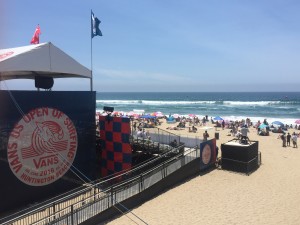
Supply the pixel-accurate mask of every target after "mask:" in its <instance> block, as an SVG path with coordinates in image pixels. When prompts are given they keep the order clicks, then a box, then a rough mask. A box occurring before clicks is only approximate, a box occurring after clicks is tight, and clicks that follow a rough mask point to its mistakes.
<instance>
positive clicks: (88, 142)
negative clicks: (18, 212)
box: [0, 91, 97, 214]
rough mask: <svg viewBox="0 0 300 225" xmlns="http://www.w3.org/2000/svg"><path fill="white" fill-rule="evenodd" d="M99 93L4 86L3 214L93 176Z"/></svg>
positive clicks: (0, 118) (0, 113)
mask: <svg viewBox="0 0 300 225" xmlns="http://www.w3.org/2000/svg"><path fill="white" fill-rule="evenodd" d="M95 98H96V95H95V92H86V91H80V92H77V91H58V92H56V91H0V180H1V185H0V202H1V204H0V214H2V213H4V212H5V211H7V210H15V209H19V208H23V207H25V206H26V205H28V204H33V203H37V202H41V201H43V200H46V199H49V198H51V197H54V196H57V195H59V194H62V193H64V192H66V191H68V190H71V189H72V188H74V187H78V186H80V185H81V184H83V183H85V182H88V181H89V180H94V179H96V178H97V174H96V169H95V167H96V152H95V104H96V99H95Z"/></svg>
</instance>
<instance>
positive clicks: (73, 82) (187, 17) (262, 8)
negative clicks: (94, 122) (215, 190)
mask: <svg viewBox="0 0 300 225" xmlns="http://www.w3.org/2000/svg"><path fill="white" fill-rule="evenodd" d="M0 4H1V6H0V7H1V16H0V20H1V22H0V26H1V39H0V48H11V47H19V46H24V45H29V42H30V40H31V37H32V35H33V33H34V30H35V28H36V25H37V24H40V27H41V32H42V35H41V36H40V42H48V41H50V42H52V43H53V44H54V45H56V46H57V47H59V48H60V49H62V50H63V51H65V52H66V53H67V54H69V55H70V56H72V57H73V58H74V59H76V60H77V61H78V62H80V63H81V64H82V65H84V66H86V67H88V68H91V41H90V40H91V38H90V11H91V9H92V10H93V12H94V14H95V16H97V17H98V18H99V19H100V20H101V24H100V29H101V31H102V33H103V36H102V37H98V36H97V37H94V38H93V74H94V90H96V91H299V90H300V78H299V74H300V63H299V59H300V41H299V40H300V13H299V11H300V1H297V0H295V1H290V0H268V1H267V0H251V1H249V0H248V1H240V0H226V1H221V0H218V1H217V0H210V1H204V0H176V1H171V0H164V1H160V0H147V1H146V0H110V1H104V0H93V1H82V0H81V1H79V0H78V1H70V0H64V1H62V0H60V1H58V0H52V1H40V2H38V3H34V5H32V3H31V4H29V2H28V1H17V0H9V1H8V0H7V1H4V0H1V3H0ZM33 63H34V62H33ZM6 87H8V88H9V89H11V90H14V89H29V90H34V89H35V88H34V81H32V80H19V81H17V80H13V81H6V82H5V84H3V83H1V88H2V89H5V88H6ZM89 88H90V82H89V80H87V79H81V78H77V79H56V80H55V83H54V87H53V90H89Z"/></svg>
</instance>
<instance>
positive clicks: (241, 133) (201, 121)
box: [114, 115, 300, 148]
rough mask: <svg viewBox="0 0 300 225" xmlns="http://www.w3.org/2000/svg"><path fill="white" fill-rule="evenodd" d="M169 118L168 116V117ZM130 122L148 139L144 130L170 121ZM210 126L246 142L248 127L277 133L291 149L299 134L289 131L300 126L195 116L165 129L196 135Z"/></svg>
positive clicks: (157, 118)
mask: <svg viewBox="0 0 300 225" xmlns="http://www.w3.org/2000/svg"><path fill="white" fill-rule="evenodd" d="M114 116H120V115H114ZM169 117H170V116H169ZM131 120H132V129H133V131H135V132H137V134H138V135H139V136H141V137H145V138H146V137H148V136H149V135H147V134H146V131H145V128H154V127H157V126H159V125H161V123H162V122H163V121H165V122H166V123H168V122H169V121H170V120H168V117H167V116H163V117H155V118H139V117H137V118H134V117H131ZM209 122H210V124H212V125H213V126H214V127H215V129H217V128H219V127H220V128H222V129H223V130H224V129H229V133H228V135H230V136H233V137H235V138H238V139H242V140H243V139H245V140H247V142H248V141H250V140H249V138H248V132H249V129H248V128H250V127H253V128H255V129H256V131H257V134H258V135H261V136H269V135H270V132H272V133H279V136H278V139H279V138H280V139H281V140H282V146H283V147H287V146H290V143H291V141H292V144H293V147H294V148H297V147H298V146H297V139H298V138H299V136H300V133H296V132H293V133H292V134H290V132H289V129H295V130H300V124H299V125H297V124H295V125H294V126H293V125H292V124H290V125H288V124H285V125H280V126H277V125H274V124H273V123H272V124H269V122H268V121H267V119H264V120H263V122H261V121H260V120H258V121H257V122H256V123H255V122H252V121H251V119H250V118H246V119H245V120H244V119H242V120H236V121H228V120H226V121H225V120H213V118H212V117H210V120H209V119H208V116H207V115H206V116H204V117H202V118H199V117H197V116H192V117H191V116H189V117H185V116H178V117H176V118H175V123H177V125H172V126H168V127H167V128H166V129H168V130H183V129H185V128H188V131H189V132H191V133H197V132H198V128H197V127H205V126H207V124H209ZM202 135H203V140H207V139H208V137H209V134H208V132H207V130H205V131H204V133H203V134H202Z"/></svg>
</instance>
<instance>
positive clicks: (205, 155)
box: [202, 144, 211, 165]
mask: <svg viewBox="0 0 300 225" xmlns="http://www.w3.org/2000/svg"><path fill="white" fill-rule="evenodd" d="M210 158H211V149H210V145H208V144H206V145H205V146H204V148H203V151H202V162H203V163H204V164H205V165H206V164H208V163H209V162H210Z"/></svg>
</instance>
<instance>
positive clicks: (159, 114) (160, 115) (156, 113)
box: [153, 111, 164, 117]
mask: <svg viewBox="0 0 300 225" xmlns="http://www.w3.org/2000/svg"><path fill="white" fill-rule="evenodd" d="M153 116H156V117H164V114H163V113H162V112H159V111H158V112H154V113H153Z"/></svg>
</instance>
